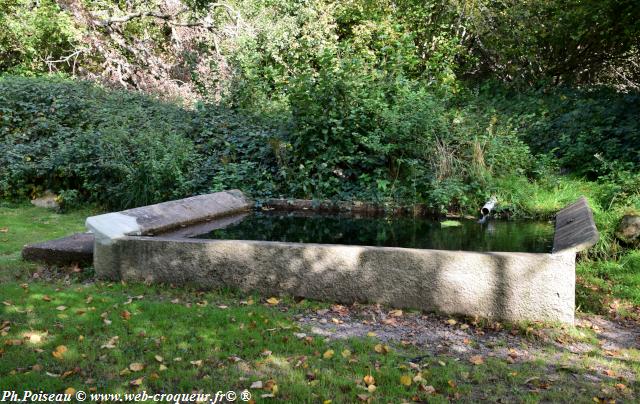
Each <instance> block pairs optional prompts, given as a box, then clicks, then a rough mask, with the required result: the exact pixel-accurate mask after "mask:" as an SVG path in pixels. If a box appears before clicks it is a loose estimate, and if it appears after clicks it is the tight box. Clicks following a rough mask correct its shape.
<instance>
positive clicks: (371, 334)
mask: <svg viewBox="0 0 640 404" xmlns="http://www.w3.org/2000/svg"><path fill="white" fill-rule="evenodd" d="M376 336H378V334H376V333H375V332H373V331H369V332H368V333H367V337H376Z"/></svg>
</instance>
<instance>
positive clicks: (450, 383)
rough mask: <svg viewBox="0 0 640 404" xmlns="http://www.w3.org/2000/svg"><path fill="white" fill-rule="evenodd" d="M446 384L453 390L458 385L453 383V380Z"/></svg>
mask: <svg viewBox="0 0 640 404" xmlns="http://www.w3.org/2000/svg"><path fill="white" fill-rule="evenodd" d="M447 384H448V385H449V387H451V388H452V389H455V388H456V387H458V384H457V383H456V382H455V381H453V380H447Z"/></svg>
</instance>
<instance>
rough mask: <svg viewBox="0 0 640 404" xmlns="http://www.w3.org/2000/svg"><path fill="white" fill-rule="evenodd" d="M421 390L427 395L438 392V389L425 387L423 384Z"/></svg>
mask: <svg viewBox="0 0 640 404" xmlns="http://www.w3.org/2000/svg"><path fill="white" fill-rule="evenodd" d="M419 389H420V390H422V391H424V392H425V393H427V394H435V392H436V389H435V388H434V387H433V386H425V385H424V384H421V385H420V387H419Z"/></svg>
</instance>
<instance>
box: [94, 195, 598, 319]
mask: <svg viewBox="0 0 640 404" xmlns="http://www.w3.org/2000/svg"><path fill="white" fill-rule="evenodd" d="M303 202H304V201H303ZM283 205H284V206H286V205H287V204H286V203H285V204H282V203H280V204H274V206H276V207H278V208H280V209H281V208H282V206H283ZM293 205H294V206H293V207H292V208H293V211H286V212H283V211H281V210H280V211H278V210H276V211H269V209H270V208H269V207H268V206H266V207H265V208H266V209H267V210H266V211H259V212H254V211H253V206H254V204H253V202H252V201H250V200H249V199H247V198H246V197H245V196H244V195H242V193H240V192H239V191H228V192H219V193H215V194H209V195H200V196H196V197H192V198H186V199H182V200H178V201H172V202H166V203H162V204H157V205H151V206H146V207H142V208H136V209H131V210H127V211H122V212H115V213H109V214H106V215H100V216H94V217H91V218H89V219H87V226H88V228H89V229H90V230H91V231H92V232H93V233H94V234H95V236H96V244H95V253H94V266H95V269H96V274H97V276H99V277H101V278H106V279H122V280H126V281H140V282H162V283H169V284H183V285H193V286H196V287H198V288H201V289H214V288H220V287H232V288H238V289H240V290H243V291H257V292H260V293H263V294H264V295H268V296H271V295H280V294H287V295H292V296H300V297H306V298H312V299H318V300H327V301H334V302H339V303H345V304H349V303H354V302H362V303H380V304H385V305H389V306H392V307H397V308H413V309H422V310H426V311H436V312H443V313H449V314H463V315H470V316H480V317H485V318H495V319H503V320H509V321H522V320H543V321H559V322H566V323H572V322H573V319H574V310H575V254H576V252H577V251H579V250H582V249H584V248H587V247H589V246H591V245H593V244H594V243H595V242H596V241H597V238H598V234H597V230H596V228H595V225H594V224H593V217H592V214H591V211H590V209H589V207H588V205H587V203H586V201H585V200H584V199H583V198H582V199H580V200H579V201H577V202H576V203H574V204H572V205H570V206H568V207H567V208H565V209H563V210H562V211H560V212H558V214H557V215H556V220H555V226H553V225H551V224H549V223H544V222H542V223H541V222H526V223H518V222H501V221H493V222H489V223H488V224H484V225H480V224H478V223H475V222H474V221H465V220H460V221H458V222H457V223H456V222H450V223H447V224H446V225H445V226H444V227H443V225H442V224H441V223H440V222H436V221H432V220H427V219H412V218H399V219H398V218H396V219H385V218H380V217H377V218H372V217H358V216H357V214H356V215H354V214H353V212H351V213H350V214H349V215H346V214H341V213H336V212H332V213H331V214H326V213H324V214H319V213H318V212H316V211H314V210H313V209H300V205H302V206H307V205H309V203H307V202H304V203H297V204H293ZM554 228H555V232H554ZM311 241H313V242H311Z"/></svg>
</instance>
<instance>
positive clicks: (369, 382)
mask: <svg viewBox="0 0 640 404" xmlns="http://www.w3.org/2000/svg"><path fill="white" fill-rule="evenodd" d="M362 380H363V381H364V384H366V385H367V386H370V385H372V384H376V379H375V378H374V377H373V376H371V375H366V376H365V377H363V378H362Z"/></svg>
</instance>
